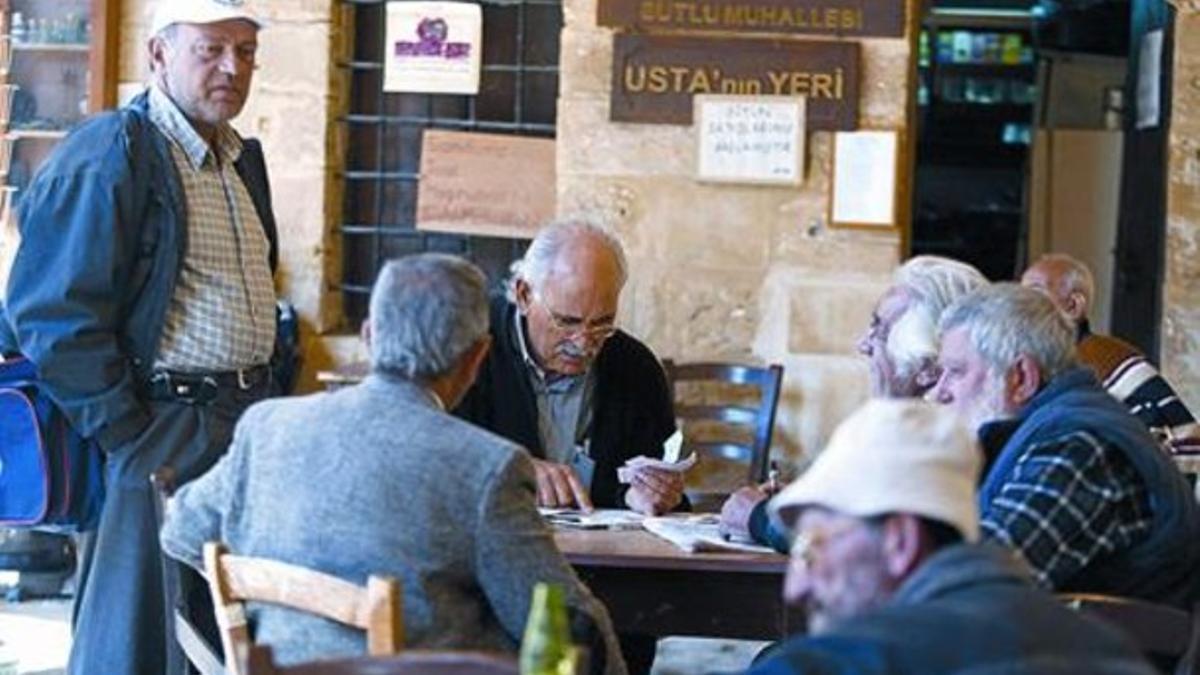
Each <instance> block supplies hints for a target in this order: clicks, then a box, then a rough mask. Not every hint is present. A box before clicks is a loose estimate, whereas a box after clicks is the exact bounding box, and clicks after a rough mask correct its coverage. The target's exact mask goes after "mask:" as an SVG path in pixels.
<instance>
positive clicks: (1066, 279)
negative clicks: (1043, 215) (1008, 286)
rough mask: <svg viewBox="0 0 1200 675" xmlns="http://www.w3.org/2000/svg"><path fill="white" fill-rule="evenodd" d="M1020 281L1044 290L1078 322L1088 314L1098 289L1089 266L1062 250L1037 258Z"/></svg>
mask: <svg viewBox="0 0 1200 675" xmlns="http://www.w3.org/2000/svg"><path fill="white" fill-rule="evenodd" d="M1021 285H1022V286H1025V287H1027V288H1033V289H1036V290H1039V291H1041V292H1043V293H1045V294H1046V296H1047V297H1049V298H1050V299H1051V300H1052V301H1053V302H1054V305H1055V306H1056V307H1058V309H1059V310H1060V311H1061V312H1062V313H1063V314H1066V315H1067V317H1069V318H1070V319H1071V321H1073V322H1074V323H1076V324H1078V323H1080V322H1081V321H1083V320H1084V319H1086V318H1087V315H1088V309H1090V308H1091V305H1092V298H1093V297H1095V292H1096V285H1095V282H1094V281H1093V280H1092V271H1091V270H1090V269H1088V266H1087V265H1085V264H1083V262H1081V261H1079V260H1077V259H1075V258H1072V257H1071V256H1069V255H1065V254H1062V253H1051V254H1048V255H1044V256H1042V257H1041V258H1038V260H1037V262H1035V263H1034V264H1032V265H1030V266H1029V269H1027V270H1025V274H1022V275H1021Z"/></svg>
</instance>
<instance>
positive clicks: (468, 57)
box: [383, 2, 483, 94]
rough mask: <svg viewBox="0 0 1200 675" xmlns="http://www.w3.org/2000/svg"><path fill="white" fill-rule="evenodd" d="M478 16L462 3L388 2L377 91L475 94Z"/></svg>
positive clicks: (479, 35) (476, 10)
mask: <svg viewBox="0 0 1200 675" xmlns="http://www.w3.org/2000/svg"><path fill="white" fill-rule="evenodd" d="M482 35H483V13H482V10H481V9H480V6H479V5H478V4H474V3H467V2H389V3H388V5H387V37H386V42H385V43H384V46H385V53H384V66H383V90H384V91H393V92H415V93H423V94H477V93H479V58H480V57H479V55H480V52H481V51H482V42H483V39H482Z"/></svg>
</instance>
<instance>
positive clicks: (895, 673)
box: [750, 544, 1155, 675]
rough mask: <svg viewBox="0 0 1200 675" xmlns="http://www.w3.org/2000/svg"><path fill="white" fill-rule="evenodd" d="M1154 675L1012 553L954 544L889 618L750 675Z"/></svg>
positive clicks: (787, 652) (897, 598)
mask: <svg viewBox="0 0 1200 675" xmlns="http://www.w3.org/2000/svg"><path fill="white" fill-rule="evenodd" d="M1153 672H1155V671H1154V670H1153V669H1152V668H1151V667H1150V665H1149V664H1148V663H1146V662H1145V661H1144V660H1143V659H1142V657H1141V656H1139V655H1138V654H1137V652H1136V651H1135V650H1134V649H1133V647H1132V646H1130V645H1129V644H1127V643H1126V641H1125V639H1124V638H1123V637H1122V636H1121V635H1118V634H1117V633H1116V632H1114V631H1113V630H1112V629H1110V628H1108V627H1106V626H1101V625H1099V624H1095V623H1093V622H1092V621H1089V620H1087V619H1084V618H1082V617H1080V616H1078V615H1075V614H1074V613H1072V612H1071V611H1070V610H1068V609H1066V608H1065V607H1063V606H1062V605H1061V604H1059V603H1058V601H1056V600H1055V599H1054V597H1053V596H1051V595H1049V594H1047V593H1045V592H1043V591H1040V590H1038V589H1036V588H1034V586H1033V584H1032V583H1031V582H1030V581H1029V579H1028V577H1027V571H1026V569H1025V568H1024V567H1023V566H1021V565H1020V563H1018V562H1017V560H1016V559H1015V557H1014V556H1013V555H1012V554H1011V553H1009V552H1008V551H1006V550H1004V549H1001V548H999V547H995V546H992V545H988V544H974V545H956V546H951V547H950V548H947V549H943V550H941V551H939V552H938V553H935V554H934V555H933V556H932V557H930V558H929V559H928V560H927V561H925V563H924V564H922V565H921V567H920V568H919V569H917V571H916V572H915V573H914V574H913V575H912V576H911V577H909V578H908V579H907V580H905V582H904V583H903V584H902V585H901V586H900V588H898V589H897V590H896V593H895V595H893V596H892V598H891V599H890V600H889V602H888V603H887V604H886V605H885V606H884V607H883V608H881V609H879V610H877V611H873V612H869V613H867V614H865V615H863V616H860V617H855V618H853V619H849V620H847V621H846V622H844V623H842V624H841V625H839V626H836V627H834V628H833V629H832V630H830V631H829V632H827V633H824V634H822V635H820V636H817V637H811V638H810V637H797V638H794V639H792V640H790V641H788V642H787V643H785V644H783V645H782V646H780V647H778V648H776V650H775V651H774V652H772V653H770V654H769V655H765V656H764V658H763V659H762V660H761V661H760V662H759V663H758V665H757V666H755V667H754V668H752V669H751V670H750V674H751V675H785V674H792V673H797V674H798V673H803V674H804V675H833V674H837V675H851V674H862V675H866V674H868V673H871V674H874V673H879V674H883V673H888V674H890V675H906V674H909V673H911V674H912V675H939V674H940V673H959V674H963V675H969V674H970V673H981V674H982V673H1007V674H1009V675H1052V674H1053V675H1059V674H1061V675H1076V674H1078V673H1088V674H1089V675H1116V674H1117V673H1122V674H1124V675H1134V674H1144V675H1149V674H1150V673H1153Z"/></svg>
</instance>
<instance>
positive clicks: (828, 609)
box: [750, 399, 1154, 675]
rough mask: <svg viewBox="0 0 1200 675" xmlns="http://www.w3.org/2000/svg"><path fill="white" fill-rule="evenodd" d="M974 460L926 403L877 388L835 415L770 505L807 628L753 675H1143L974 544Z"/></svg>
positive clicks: (996, 553) (1132, 657)
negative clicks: (818, 445)
mask: <svg viewBox="0 0 1200 675" xmlns="http://www.w3.org/2000/svg"><path fill="white" fill-rule="evenodd" d="M981 459H982V458H981V455H980V453H979V450H978V448H977V447H976V444H975V442H974V441H973V439H972V437H971V433H970V431H968V430H967V429H966V427H965V426H963V424H962V423H961V421H960V420H959V419H958V418H957V416H956V415H954V414H953V413H952V412H950V411H948V410H946V409H944V408H938V407H936V406H933V405H931V404H928V403H925V402H922V401H917V400H911V399H910V400H886V399H875V400H872V401H869V402H868V403H867V404H866V405H864V406H863V407H862V408H860V409H859V410H858V411H856V412H855V413H854V414H852V415H851V416H850V417H848V418H847V419H846V420H845V421H843V422H842V424H841V425H839V426H838V428H837V430H836V431H835V432H834V433H833V436H832V437H831V438H830V440H829V445H828V446H826V448H825V450H824V452H822V453H821V454H820V455H819V456H818V457H817V459H816V462H815V463H814V464H813V466H812V468H810V469H809V470H808V472H807V473H805V474H804V476H802V477H801V478H800V479H799V480H797V481H796V482H795V483H793V484H792V485H791V486H790V487H788V488H787V489H786V490H784V491H783V492H782V493H781V494H779V495H778V496H777V497H776V498H775V499H773V500H772V502H771V509H772V510H773V511H774V512H775V514H776V516H777V517H778V518H779V519H780V520H781V521H782V522H784V523H785V524H786V525H787V527H788V528H789V529H790V530H791V531H792V532H793V533H794V539H795V545H794V546H793V547H792V553H791V561H790V563H789V566H788V571H787V578H786V580H785V582H784V591H783V592H784V597H785V599H786V600H787V601H788V603H789V604H792V605H795V606H798V607H800V608H802V609H803V610H805V612H806V614H807V617H808V631H807V634H806V635H804V636H802V637H796V638H793V639H791V640H789V641H788V642H786V643H784V644H782V645H779V646H777V647H774V648H772V649H771V650H770V651H768V652H767V653H766V654H764V655H763V656H762V657H760V659H759V661H758V663H757V664H756V666H755V667H753V668H752V669H751V670H750V673H751V674H752V675H785V674H787V675H791V674H796V675H800V674H804V675H809V674H812V673H892V674H894V675H908V674H912V675H941V674H947V675H948V674H950V673H965V672H979V673H984V672H988V673H1025V674H1027V675H1050V674H1052V673H1053V674H1062V675H1065V674H1067V673H1093V674H1108V673H1111V674H1114V675H1115V674H1116V673H1126V674H1129V675H1133V674H1134V673H1137V674H1144V675H1149V674H1150V673H1153V672H1154V670H1153V669H1152V668H1151V667H1150V665H1149V664H1148V663H1146V662H1145V661H1144V660H1143V659H1142V658H1141V657H1140V656H1139V655H1138V654H1137V653H1136V652H1135V651H1134V649H1133V648H1132V647H1131V646H1129V645H1128V643H1127V642H1126V641H1125V640H1124V639H1123V638H1122V636H1120V635H1118V634H1116V633H1115V632H1114V631H1113V630H1112V629H1110V628H1107V627H1104V626H1101V625H1099V624H1093V623H1092V622H1090V621H1087V620H1085V619H1083V618H1081V617H1079V616H1077V615H1075V614H1074V613H1073V612H1071V611H1070V610H1068V609H1066V608H1065V607H1063V606H1062V605H1061V604H1060V603H1059V602H1058V601H1056V600H1055V599H1054V598H1053V597H1052V596H1050V595H1048V594H1046V593H1045V592H1043V591H1040V590H1039V589H1037V588H1035V587H1034V585H1033V584H1032V583H1030V581H1029V577H1028V570H1027V569H1026V568H1025V566H1023V565H1021V564H1020V562H1019V560H1017V559H1016V557H1015V556H1013V555H1012V553H1011V552H1010V551H1008V550H1006V549H1004V548H1001V547H998V546H995V545H991V544H980V543H977V539H978V537H979V520H978V512H977V509H976V502H975V482H976V479H977V477H978V475H979V470H980V464H981Z"/></svg>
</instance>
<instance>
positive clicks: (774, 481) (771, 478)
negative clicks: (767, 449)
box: [763, 460, 780, 496]
mask: <svg viewBox="0 0 1200 675" xmlns="http://www.w3.org/2000/svg"><path fill="white" fill-rule="evenodd" d="M779 487H780V486H779V462H777V461H775V460H771V470H770V471H769V472H768V473H767V483H766V485H764V486H763V492H766V493H767V495H768V496H770V495H774V494H775V493H777V492H779Z"/></svg>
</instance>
